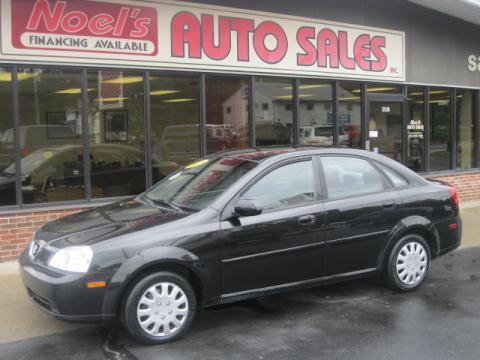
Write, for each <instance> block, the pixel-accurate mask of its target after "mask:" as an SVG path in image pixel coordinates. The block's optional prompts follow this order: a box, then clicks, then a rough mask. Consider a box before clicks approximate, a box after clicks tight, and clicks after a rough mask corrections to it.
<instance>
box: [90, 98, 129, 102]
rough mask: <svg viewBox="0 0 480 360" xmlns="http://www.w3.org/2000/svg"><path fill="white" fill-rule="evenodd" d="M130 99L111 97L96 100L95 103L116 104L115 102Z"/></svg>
mask: <svg viewBox="0 0 480 360" xmlns="http://www.w3.org/2000/svg"><path fill="white" fill-rule="evenodd" d="M128 99H129V98H128V97H111V98H99V99H95V101H98V102H100V101H102V102H114V101H123V100H128Z"/></svg>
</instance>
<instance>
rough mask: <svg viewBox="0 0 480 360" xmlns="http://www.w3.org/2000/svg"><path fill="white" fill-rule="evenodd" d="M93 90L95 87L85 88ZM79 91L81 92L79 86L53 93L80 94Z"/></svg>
mask: <svg viewBox="0 0 480 360" xmlns="http://www.w3.org/2000/svg"><path fill="white" fill-rule="evenodd" d="M95 90H96V89H93V88H89V89H87V91H88V92H90V91H95ZM81 92H82V89H80V88H69V89H63V90H59V91H55V92H54V94H80V93H81Z"/></svg>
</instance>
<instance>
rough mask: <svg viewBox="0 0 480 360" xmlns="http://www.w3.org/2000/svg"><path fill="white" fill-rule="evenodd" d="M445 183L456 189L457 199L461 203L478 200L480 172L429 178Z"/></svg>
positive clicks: (479, 196)
mask: <svg viewBox="0 0 480 360" xmlns="http://www.w3.org/2000/svg"><path fill="white" fill-rule="evenodd" d="M430 178H432V179H438V180H443V181H446V182H448V183H450V184H452V185H454V186H455V187H456V188H457V193H458V199H459V200H460V202H462V201H471V200H480V172H477V173H463V174H458V175H448V176H435V177H434V176H430Z"/></svg>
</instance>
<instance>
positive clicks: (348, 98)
mask: <svg viewBox="0 0 480 360" xmlns="http://www.w3.org/2000/svg"><path fill="white" fill-rule="evenodd" d="M338 100H340V101H348V100H360V98H359V97H358V96H347V97H341V98H338Z"/></svg>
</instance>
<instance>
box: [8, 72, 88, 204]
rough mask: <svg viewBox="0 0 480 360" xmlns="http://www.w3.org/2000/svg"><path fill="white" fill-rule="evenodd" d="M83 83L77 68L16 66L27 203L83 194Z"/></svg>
mask: <svg viewBox="0 0 480 360" xmlns="http://www.w3.org/2000/svg"><path fill="white" fill-rule="evenodd" d="M80 83H81V77H80V71H77V70H65V69H61V70H60V69H34V68H19V70H18V96H19V110H20V113H19V117H20V129H19V131H20V153H21V156H22V160H21V169H20V171H21V176H22V193H23V202H24V203H25V204H31V203H42V202H53V201H66V200H78V199H83V198H84V196H85V194H84V176H83V147H82V117H81V108H82V98H81V89H80ZM7 170H9V169H8V168H7V169H6V170H5V171H7Z"/></svg>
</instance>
